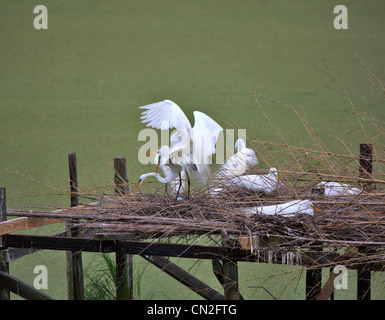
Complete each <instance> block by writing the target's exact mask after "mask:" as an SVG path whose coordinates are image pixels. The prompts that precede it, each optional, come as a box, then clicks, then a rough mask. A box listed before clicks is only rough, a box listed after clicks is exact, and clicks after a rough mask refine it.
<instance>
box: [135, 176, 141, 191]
mask: <svg viewBox="0 0 385 320" xmlns="http://www.w3.org/2000/svg"><path fill="white" fill-rule="evenodd" d="M142 181H143V179H142V177H140V178H139V181H138V182H137V184H136V187H135V192H134V193H136V192H137V191H138V189H139V187H140V184H141V183H142Z"/></svg>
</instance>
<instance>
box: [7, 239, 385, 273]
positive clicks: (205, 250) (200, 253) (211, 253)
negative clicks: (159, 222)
mask: <svg viewBox="0 0 385 320" xmlns="http://www.w3.org/2000/svg"><path fill="white" fill-rule="evenodd" d="M3 237H4V246H5V247H13V248H33V249H47V250H65V251H66V250H72V251H88V252H106V253H110V252H122V253H127V254H139V255H141V254H144V255H150V256H166V257H180V258H194V259H210V260H213V259H217V260H223V259H229V260H233V261H245V262H258V263H275V264H282V260H284V259H285V257H286V256H287V254H288V251H287V249H286V250H284V251H277V250H276V251H272V250H268V249H266V250H258V253H257V254H250V251H248V250H243V249H241V248H228V247H221V246H201V245H189V244H176V243H160V242H146V241H125V240H121V241H116V240H106V241H99V240H94V239H89V238H67V237H60V236H33V235H19V234H6V235H4V236H3ZM293 255H298V260H295V264H296V265H301V266H308V267H312V266H313V267H314V266H318V265H320V266H322V267H325V268H326V267H331V266H336V265H338V264H344V263H345V262H346V261H349V268H350V269H354V270H357V269H359V268H362V266H363V265H365V267H366V268H367V269H370V270H372V271H382V270H383V269H384V268H385V261H384V260H381V259H378V254H376V255H373V261H371V260H370V258H368V259H367V260H366V261H363V260H362V256H357V255H356V254H349V255H343V256H342V255H341V254H340V253H338V252H333V251H330V252H329V251H328V252H310V251H307V252H303V253H299V252H298V251H295V252H293Z"/></svg>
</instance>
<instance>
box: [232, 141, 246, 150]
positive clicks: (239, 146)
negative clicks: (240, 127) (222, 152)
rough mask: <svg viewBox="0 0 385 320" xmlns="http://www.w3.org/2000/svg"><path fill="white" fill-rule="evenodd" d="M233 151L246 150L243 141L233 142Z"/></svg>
mask: <svg viewBox="0 0 385 320" xmlns="http://www.w3.org/2000/svg"><path fill="white" fill-rule="evenodd" d="M234 148H235V151H237V152H238V151H239V150H243V149H245V148H246V143H245V141H243V139H238V140H237V141H235V146H234Z"/></svg>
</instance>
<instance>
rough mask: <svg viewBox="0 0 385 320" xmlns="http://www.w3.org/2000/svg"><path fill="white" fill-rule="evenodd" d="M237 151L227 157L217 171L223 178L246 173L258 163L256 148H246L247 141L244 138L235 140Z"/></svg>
mask: <svg viewBox="0 0 385 320" xmlns="http://www.w3.org/2000/svg"><path fill="white" fill-rule="evenodd" d="M235 150H236V151H237V153H235V154H234V155H232V156H231V157H229V158H227V159H226V161H225V163H224V164H222V165H221V166H220V168H219V170H218V171H217V175H218V176H219V177H223V178H226V177H227V178H230V177H234V176H239V175H242V174H244V173H245V172H246V171H247V170H249V169H251V168H252V167H254V166H255V165H257V164H258V159H257V157H256V156H255V152H254V150H252V149H250V148H246V143H245V141H244V140H242V139H238V140H237V141H236V142H235Z"/></svg>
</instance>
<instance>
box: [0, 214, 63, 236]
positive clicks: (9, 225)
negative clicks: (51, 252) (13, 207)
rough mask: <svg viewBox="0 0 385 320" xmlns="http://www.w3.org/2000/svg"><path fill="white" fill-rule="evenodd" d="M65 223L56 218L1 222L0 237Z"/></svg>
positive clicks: (26, 218) (27, 218)
mask: <svg viewBox="0 0 385 320" xmlns="http://www.w3.org/2000/svg"><path fill="white" fill-rule="evenodd" d="M59 222H63V220H60V219H56V218H35V217H22V218H16V219H12V220H7V221H3V222H0V235H4V234H7V233H11V232H16V231H21V230H26V229H31V228H37V227H42V226H45V225H48V224H53V223H59Z"/></svg>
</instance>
